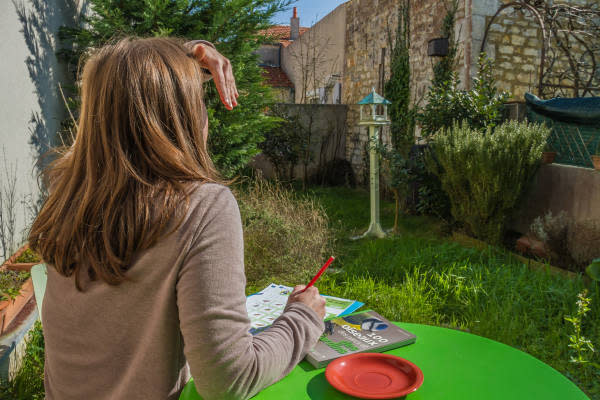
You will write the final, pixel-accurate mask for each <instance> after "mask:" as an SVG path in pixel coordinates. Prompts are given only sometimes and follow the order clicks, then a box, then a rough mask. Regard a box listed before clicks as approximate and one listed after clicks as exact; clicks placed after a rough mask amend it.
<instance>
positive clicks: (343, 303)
mask: <svg viewBox="0 0 600 400" xmlns="http://www.w3.org/2000/svg"><path fill="white" fill-rule="evenodd" d="M293 289H294V288H292V287H289V286H283V285H277V284H275V283H271V284H270V285H269V286H267V287H266V288H264V289H263V290H261V291H260V292H258V293H254V294H251V295H250V296H248V297H247V298H246V309H247V311H248V316H249V317H250V325H251V326H252V329H250V332H251V333H252V334H256V333H258V332H260V331H263V330H265V329H266V328H267V327H269V326H270V325H271V324H272V323H273V321H275V320H276V319H277V317H279V316H280V315H281V313H282V312H283V309H284V307H285V305H286V303H287V299H288V297H289V295H290V293H292V290H293ZM322 296H323V297H324V298H325V302H326V303H325V319H327V318H331V317H337V316H340V315H348V314H351V313H353V312H354V311H356V310H358V309H359V308H360V307H362V306H363V305H364V303H361V302H360V301H354V300H348V299H341V298H339V297H332V296H326V295H322Z"/></svg>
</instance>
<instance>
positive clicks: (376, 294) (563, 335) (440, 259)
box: [0, 186, 600, 399]
mask: <svg viewBox="0 0 600 400" xmlns="http://www.w3.org/2000/svg"><path fill="white" fill-rule="evenodd" d="M236 190H238V189H236ZM247 190H248V187H246V188H241V189H239V190H238V193H239V195H236V197H237V199H238V203H240V210H241V213H242V220H243V223H244V227H245V241H246V244H247V246H246V271H247V275H248V282H247V283H248V285H247V292H248V293H252V292H256V291H257V290H260V289H262V288H263V287H265V286H266V284H268V283H269V282H271V281H273V282H278V283H282V284H287V285H295V284H298V283H305V282H306V281H307V280H308V279H309V278H310V275H311V274H313V273H314V272H316V270H317V269H318V267H319V266H320V264H321V263H322V262H323V261H325V260H326V258H327V257H328V256H329V255H330V253H331V254H333V255H335V256H336V261H335V263H334V264H333V265H332V267H331V268H330V269H329V270H328V271H327V273H326V274H325V275H323V276H322V277H321V279H320V280H319V282H318V284H317V286H318V288H319V290H320V291H321V293H324V294H330V295H334V296H340V297H345V298H351V299H356V300H360V301H362V302H364V303H365V308H372V309H374V310H376V311H378V312H379V313H381V314H382V315H383V316H385V317H387V318H389V319H391V320H396V321H404V322H416V323H422V324H431V325H438V326H445V327H449V328H455V329H461V330H464V331H468V332H471V333H474V334H477V335H481V336H485V337H488V338H491V339H494V340H497V341H500V342H503V343H506V344H508V345H510V346H513V347H515V348H517V349H520V350H522V351H525V352H527V353H529V354H531V355H533V356H534V357H537V358H538V359H540V360H542V361H544V362H545V363H547V364H549V365H551V366H552V367H554V368H556V369H557V370H558V371H560V372H561V373H563V374H564V375H566V376H567V377H568V378H570V379H571V380H573V381H574V382H575V383H576V384H577V385H578V386H579V387H580V388H581V389H582V390H584V391H585V392H586V394H587V395H588V396H590V397H591V398H592V399H600V371H598V370H594V369H593V367H591V366H588V365H580V364H575V363H571V362H569V359H570V357H571V355H572V352H571V349H570V348H569V347H568V345H569V335H571V334H572V333H573V327H572V325H571V324H570V323H569V322H566V321H565V319H564V317H565V316H569V315H574V314H575V311H576V308H577V307H576V300H577V294H578V293H580V292H581V291H582V290H583V289H584V287H585V285H584V283H583V281H582V279H581V277H576V278H574V279H567V278H565V277H564V276H558V275H556V274H553V273H551V272H549V271H539V270H530V269H529V268H528V267H526V266H525V265H524V264H523V263H522V262H520V261H519V260H517V259H516V258H514V257H513V256H512V255H511V254H510V253H507V252H505V251H503V250H501V249H497V248H491V247H490V248H487V249H485V250H478V249H473V248H467V247H463V246H462V245H460V244H458V243H455V242H453V241H452V240H451V239H450V238H449V237H446V236H445V235H444V234H443V233H442V232H443V229H441V224H440V223H439V222H438V221H437V220H436V219H433V218H429V217H422V216H405V217H403V218H401V220H400V233H399V234H398V235H389V236H388V237H387V238H385V239H361V240H356V241H355V240H351V239H350V237H351V236H355V235H358V234H360V233H362V232H363V231H364V230H366V228H367V226H368V223H369V208H368V207H369V199H368V193H367V192H366V191H364V190H359V189H357V190H352V189H346V188H337V187H336V188H320V187H319V188H316V187H315V188H311V189H309V190H308V191H306V192H303V191H301V190H299V189H296V190H294V191H293V193H290V192H287V191H285V190H281V189H279V188H276V187H273V186H266V187H262V188H259V189H258V193H257V191H256V190H257V189H256V188H254V189H252V188H251V190H250V194H252V197H248V194H246V195H245V196H244V195H242V193H243V191H246V192H247ZM252 190H254V192H253V191H252ZM247 193H248V192H247ZM298 199H299V200H298ZM381 210H382V223H383V226H384V228H388V227H391V226H392V222H393V213H394V207H393V204H392V203H391V202H387V201H383V202H382V207H381ZM312 236H314V237H312ZM315 237H316V238H317V240H315ZM325 237H327V238H328V239H327V240H325V239H324V238H325ZM325 241H327V243H324V242H325ZM294 252H296V253H298V254H300V253H305V254H302V256H301V257H300V256H299V255H298V254H296V255H294V256H293V257H290V256H289V254H291V253H294ZM590 296H591V297H592V304H591V310H590V311H589V312H588V314H587V315H586V316H585V319H584V322H583V326H582V332H583V335H584V336H586V337H587V338H588V339H591V341H592V343H594V344H595V345H596V346H597V347H600V301H599V299H598V294H597V292H595V293H593V294H591V295H590ZM38 332H39V331H38ZM35 338H36V339H35V340H34V342H33V343H32V345H31V346H30V347H29V348H28V354H29V355H30V356H29V359H28V360H26V363H25V365H26V369H25V370H22V371H21V378H19V382H13V385H10V386H12V387H4V388H2V387H0V394H2V396H0V397H2V398H7V399H12V398H14V399H33V398H36V397H35V394H36V393H37V394H38V395H39V396H40V397H38V398H42V397H41V396H43V395H42V394H41V393H40V390H39V389H38V388H41V386H40V385H42V382H41V378H42V375H41V372H42V371H43V369H41V368H40V367H41V366H42V365H43V353H41V351H42V350H41V349H42V347H41V346H43V338H41V335H37V336H35ZM593 360H594V361H596V362H598V363H600V357H599V356H598V353H595V357H594V358H593ZM17 385H18V386H20V387H21V388H23V387H24V386H26V387H28V388H29V389H30V390H29V391H30V392H32V394H30V395H27V396H25V397H23V396H22V394H23V393H24V391H23V389H21V390H19V391H15V388H16V386H17ZM11 393H12V395H11ZM4 396H6V397H4Z"/></svg>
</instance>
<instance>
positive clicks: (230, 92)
mask: <svg viewBox="0 0 600 400" xmlns="http://www.w3.org/2000/svg"><path fill="white" fill-rule="evenodd" d="M185 45H186V46H187V47H188V48H189V49H190V51H191V54H192V55H193V56H194V58H195V59H196V60H197V61H198V62H199V63H200V65H202V67H203V68H206V69H207V70H208V71H209V72H210V73H211V75H212V77H213V80H214V81H215V86H216V87H217V91H218V92H219V96H220V97H221V102H222V103H223V104H224V105H225V107H226V108H227V109H228V110H232V109H233V107H235V106H237V105H238V103H237V98H238V96H239V93H238V91H237V88H236V86H235V77H234V76H233V70H232V69H231V62H230V61H229V59H228V58H226V57H225V56H223V55H222V54H221V53H219V52H218V51H217V49H216V48H215V47H214V46H212V45H211V44H210V43H208V42H206V41H200V40H193V41H191V42H187V43H186V44H185Z"/></svg>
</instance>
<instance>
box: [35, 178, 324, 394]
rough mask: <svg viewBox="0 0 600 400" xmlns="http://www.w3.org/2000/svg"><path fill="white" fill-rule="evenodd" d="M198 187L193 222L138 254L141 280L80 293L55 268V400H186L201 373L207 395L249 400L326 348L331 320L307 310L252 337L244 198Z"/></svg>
mask: <svg viewBox="0 0 600 400" xmlns="http://www.w3.org/2000/svg"><path fill="white" fill-rule="evenodd" d="M195 186H197V188H196V189H195V190H194V192H193V193H192V196H191V200H192V201H191V203H190V209H189V211H188V214H187V216H186V220H185V222H184V223H183V224H182V225H181V227H180V228H179V229H178V230H177V231H176V232H175V233H173V234H172V235H170V236H168V237H166V238H164V239H163V240H162V241H160V242H159V243H158V244H157V245H155V246H154V247H152V248H150V249H147V250H145V251H143V252H140V253H139V254H137V255H136V257H135V259H134V262H133V263H132V265H131V267H130V269H129V271H128V273H127V274H128V276H129V277H130V278H131V280H130V281H125V282H123V283H122V284H120V285H118V286H110V285H108V284H106V283H104V282H102V281H95V282H87V285H86V290H85V291H84V292H78V291H77V290H76V289H75V285H74V281H73V279H72V278H65V277H63V276H61V275H59V274H58V273H56V271H55V270H54V269H53V268H52V266H51V265H49V268H48V284H47V289H46V294H45V297H44V303H43V308H42V310H43V315H42V320H43V328H44V337H45V341H46V365H45V382H44V383H45V388H46V398H47V399H50V400H54V399H57V400H58V399H60V400H70V399H77V400H95V399H105V400H109V399H110V400H118V399H127V400H133V399H144V400H152V399H157V400H158V399H160V400H164V399H177V398H178V397H179V394H180V392H181V390H182V389H183V386H184V385H185V383H186V382H187V381H188V379H189V377H190V372H191V375H192V376H193V377H194V382H195V384H196V388H197V390H198V393H200V394H201V395H202V397H203V398H204V399H205V400H210V399H246V398H249V397H251V396H253V395H255V394H256V393H258V392H259V391H260V390H261V389H263V388H265V387H266V386H269V385H271V384H272V383H274V382H276V381H278V380H280V379H281V378H283V377H284V376H285V375H287V374H288V373H289V372H290V371H291V370H292V369H293V368H294V366H295V365H296V364H297V363H298V362H299V361H300V360H302V358H303V357H304V355H305V354H306V353H307V351H308V350H309V349H310V348H311V347H312V346H313V345H314V344H315V343H316V342H317V340H318V338H319V336H320V335H321V333H322V332H323V330H324V324H323V321H322V320H321V319H320V318H319V317H318V315H317V314H316V313H315V312H314V311H313V310H312V309H310V308H309V307H307V306H305V305H304V304H301V303H293V304H292V305H290V306H288V308H287V309H286V310H285V311H284V313H283V314H282V315H281V317H279V318H278V319H277V320H276V321H275V323H274V324H273V326H272V327H271V328H270V329H268V330H267V331H265V332H262V333H260V334H258V335H256V336H252V335H251V334H250V333H248V330H249V329H250V321H249V319H248V315H247V313H246V305H245V304H246V303H245V301H246V298H245V293H244V289H245V285H246V277H245V275H244V251H243V238H242V225H241V218H240V213H239V209H238V206H237V202H236V200H235V198H234V196H233V194H232V193H231V191H230V190H229V188H227V187H225V186H222V185H217V184H203V185H200V184H195Z"/></svg>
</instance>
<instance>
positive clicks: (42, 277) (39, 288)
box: [31, 264, 48, 321]
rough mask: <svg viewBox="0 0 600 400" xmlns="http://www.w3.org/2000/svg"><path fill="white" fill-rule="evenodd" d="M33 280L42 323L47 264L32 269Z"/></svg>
mask: <svg viewBox="0 0 600 400" xmlns="http://www.w3.org/2000/svg"><path fill="white" fill-rule="evenodd" d="M31 280H32V281H33V292H34V293H35V302H36V303H37V309H38V315H39V318H40V321H42V303H43V302H44V293H45V292H46V281H47V280H48V272H47V270H46V264H37V265H34V266H33V267H31Z"/></svg>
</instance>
